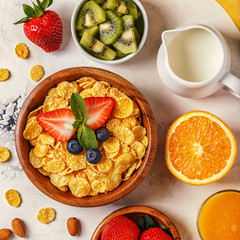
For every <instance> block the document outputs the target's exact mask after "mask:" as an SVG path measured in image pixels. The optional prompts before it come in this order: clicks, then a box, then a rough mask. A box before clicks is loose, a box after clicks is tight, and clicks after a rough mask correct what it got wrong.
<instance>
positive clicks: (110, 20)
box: [99, 10, 123, 45]
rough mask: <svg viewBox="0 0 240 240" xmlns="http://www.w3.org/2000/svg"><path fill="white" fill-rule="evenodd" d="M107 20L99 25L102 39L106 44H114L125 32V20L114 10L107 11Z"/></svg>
mask: <svg viewBox="0 0 240 240" xmlns="http://www.w3.org/2000/svg"><path fill="white" fill-rule="evenodd" d="M106 18H107V21H106V22H104V23H101V24H100V25H99V30H100V40H101V42H103V43H104V44H107V45H109V44H113V43H114V42H115V41H116V40H117V38H118V37H119V36H120V35H121V34H122V32H123V20H122V18H120V17H119V16H118V15H117V14H116V13H114V12H113V11H112V10H108V11H106Z"/></svg>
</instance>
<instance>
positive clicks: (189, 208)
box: [0, 0, 240, 240]
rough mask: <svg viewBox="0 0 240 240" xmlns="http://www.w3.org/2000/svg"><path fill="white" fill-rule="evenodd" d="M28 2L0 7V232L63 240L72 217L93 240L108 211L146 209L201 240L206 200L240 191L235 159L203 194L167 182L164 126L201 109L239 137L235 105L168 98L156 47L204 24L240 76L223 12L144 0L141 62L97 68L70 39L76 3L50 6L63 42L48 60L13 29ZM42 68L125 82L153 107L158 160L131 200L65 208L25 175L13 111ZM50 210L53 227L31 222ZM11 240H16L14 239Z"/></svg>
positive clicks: (222, 98)
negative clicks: (22, 54) (8, 197)
mask: <svg viewBox="0 0 240 240" xmlns="http://www.w3.org/2000/svg"><path fill="white" fill-rule="evenodd" d="M24 2H25V3H26V2H29V3H30V2H31V1H26V0H10V1H6V0H0V6H1V7H0V68H2V67H3V68H7V69H9V70H10V71H11V78H10V79H9V80H8V81H6V82H1V83H0V145H3V146H6V147H8V148H9V149H10V150H11V153H12V159H11V160H10V161H9V162H7V163H3V164H1V165H0V228H3V227H11V225H10V223H11V220H12V219H13V218H15V217H19V218H21V219H23V220H24V222H25V223H26V225H27V229H28V238H27V239H31V240H49V239H51V240H54V239H58V240H59V239H60V240H66V239H74V238H72V237H70V235H69V234H68V233H67V230H66V220H67V218H68V217H71V216H74V217H77V218H79V219H80V221H81V224H82V232H81V235H80V236H79V237H78V239H82V240H87V239H90V238H91V235H92V232H93V231H94V229H95V227H96V226H97V224H98V223H99V222H100V221H101V219H103V218H104V217H105V216H106V215H107V214H109V213H110V212H111V211H113V210H116V209H118V208H120V207H124V206H128V205H134V204H143V205H148V206H151V207H155V208H157V209H159V210H160V211H162V212H164V213H165V214H167V215H168V216H169V217H170V218H172V220H173V221H174V223H175V224H176V226H177V227H178V229H179V231H180V233H181V236H182V239H184V240H198V239H199V237H198V234H197V228H196V216H197V212H198V209H199V206H200V205H201V203H202V202H203V200H204V199H205V198H206V197H207V196H209V195H210V194H212V193H213V192H215V191H218V190H221V189H226V188H235V189H240V184H239V176H240V167H239V161H240V159H239V155H238V156H237V159H236V161H235V163H234V166H233V168H232V169H231V170H230V172H229V173H228V174H227V175H226V176H225V177H224V178H223V179H221V180H220V181H218V182H216V183H213V184H210V185H207V186H201V187H195V186H190V185H187V184H185V183H183V182H180V181H179V180H177V179H176V178H175V177H174V176H172V175H171V174H170V173H169V171H168V169H167V168H166V166H165V163H164V159H163V138H164V135H165V133H166V131H167V128H168V127H169V125H170V124H171V123H172V122H173V121H174V120H175V119H176V118H177V117H178V116H180V115H182V114H184V113H186V112H188V111H190V110H197V109H198V110H206V111H209V112H211V113H213V114H215V115H217V116H219V117H220V118H221V119H222V120H223V121H225V122H226V123H227V124H228V125H229V127H230V128H231V129H232V131H233V133H234V134H235V136H236V138H237V142H238V145H239V143H240V138H239V132H240V127H239V118H240V108H239V103H240V102H239V101H240V100H239V99H237V98H234V97H233V96H231V95H229V94H228V93H227V92H225V91H223V90H220V91H218V92H217V93H215V94H214V95H212V96H211V97H208V98H204V99H198V100H196V99H195V100H193V99H185V98H182V97H179V96H176V95H174V94H173V93H171V92H169V90H168V89H166V88H165V87H164V86H163V84H162V83H161V80H160V78H159V76H158V73H157V68H156V57H157V51H158V48H159V46H160V44H161V39H160V36H161V32H162V31H163V30H166V29H172V28H175V27H177V26H179V25H186V24H192V23H202V24H207V25H209V26H211V27H215V28H217V29H218V30H219V31H221V32H222V34H223V35H224V36H225V37H226V39H227V42H228V43H229V46H230V50H231V54H232V65H231V72H232V73H234V74H235V75H237V76H238V77H240V66H239V62H240V33H239V31H238V30H237V28H236V27H235V26H234V24H233V23H232V21H231V19H230V18H229V17H228V15H227V14H226V13H225V12H224V10H223V9H222V8H221V7H220V6H219V5H218V4H217V3H216V2H215V1H214V0H201V1H199V0H142V1H141V2H142V3H143V5H144V7H145V8H146V11H147V13H148V16H149V25H150V29H149V35H148V38H147V41H146V44H145V46H144V47H143V49H142V51H141V52H140V53H139V55H138V56H136V57H135V58H133V59H132V60H130V61H129V62H127V63H125V64H121V65H116V66H111V65H102V64H98V63H95V62H92V61H91V60H89V59H87V58H86V57H85V56H83V55H81V54H80V53H79V51H78V50H77V48H76V46H75V45H74V42H73V40H72V38H71V35H70V18H71V14H72V11H73V9H74V7H75V5H76V3H77V1H76V0H75V1H74V0H55V1H54V4H53V5H52V7H51V9H52V10H56V11H57V12H58V13H59V14H60V16H61V18H62V21H63V24H64V41H63V45H62V47H61V50H60V51H59V52H56V53H51V54H47V53H45V52H43V51H42V50H41V49H40V48H38V47H36V46H35V45H34V44H32V43H31V42H30V41H29V40H28V39H27V38H26V37H25V35H24V33H23V31H22V26H15V25H13V24H12V23H13V22H15V21H16V20H19V19H20V18H21V17H23V11H22V7H21V5H22V3H24ZM19 42H25V43H26V44H27V45H28V47H29V48H30V51H31V56H30V58H28V59H27V60H22V59H19V58H17V57H16V56H15V54H14V46H15V45H16V44H17V43H19ZM35 64H41V65H42V66H44V68H45V71H46V75H45V76H46V77H47V76H49V75H51V74H52V73H54V72H56V71H58V70H61V69H64V68H68V67H74V66H93V67H100V68H104V69H107V70H110V71H113V72H116V73H118V74H120V75H122V76H123V77H125V78H127V79H128V80H129V81H130V82H132V83H133V84H134V85H135V86H136V87H138V88H139V89H140V90H141V91H142V93H143V94H144V95H145V96H146V98H147V99H148V101H149V103H150V104H151V106H152V108H153V111H154V114H155V117H156V122H157V125H158V137H159V142H158V151H157V156H156V159H155V162H154V165H153V168H152V170H151V171H150V173H149V175H148V176H147V178H146V179H145V180H144V182H143V183H142V184H141V185H140V186H139V187H138V188H137V189H136V190H135V191H133V192H132V193H131V194H129V195H128V196H126V197H124V198H123V199H121V200H119V201H117V202H115V203H113V204H110V205H107V206H103V207H97V208H75V207H70V206H65V205H63V204H60V203H58V202H55V201H54V200H52V199H50V198H48V197H47V196H45V195H43V194H42V193H41V192H40V191H39V190H38V189H36V188H35V187H34V186H33V185H32V183H31V182H30V181H29V180H28V178H27V177H26V175H25V174H24V172H23V170H22V168H21V165H20V163H19V161H18V158H17V155H16V151H15V145H14V124H15V121H16V117H17V114H18V111H19V109H20V107H21V105H22V103H23V101H24V99H25V98H26V96H27V94H28V93H29V92H30V91H31V90H32V89H33V88H34V87H35V86H36V85H37V83H34V82H32V81H31V80H30V79H29V70H30V68H31V66H33V65H35ZM9 188H14V189H17V190H18V191H19V192H20V193H21V195H22V199H23V202H22V204H21V206H20V207H19V208H12V207H10V206H9V205H8V204H7V203H6V201H5V199H4V193H5V191H6V190H7V189H9ZM46 206H50V207H53V208H55V209H56V212H57V217H56V220H55V221H54V222H52V223H50V224H49V225H43V224H41V223H39V222H38V221H37V219H36V213H37V211H38V209H40V208H42V207H46ZM13 239H20V238H18V237H16V236H14V238H13Z"/></svg>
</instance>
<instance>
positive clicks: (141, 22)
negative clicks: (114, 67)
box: [71, 0, 148, 64]
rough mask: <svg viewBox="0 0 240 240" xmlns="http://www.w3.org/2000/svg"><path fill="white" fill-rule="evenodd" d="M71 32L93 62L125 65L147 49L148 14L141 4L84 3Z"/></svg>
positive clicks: (131, 0) (132, 0)
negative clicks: (144, 48) (142, 49)
mask: <svg viewBox="0 0 240 240" xmlns="http://www.w3.org/2000/svg"><path fill="white" fill-rule="evenodd" d="M71 32H72V37H73V40H74V42H75V44H76V46H77V47H78V49H79V50H80V51H81V52H82V53H83V54H84V55H86V56H87V57H89V58H90V59H92V60H94V61H96V62H100V63H108V64H116V63H122V62H125V61H127V60H129V59H130V58H132V57H134V56H135V55H136V54H137V53H138V52H139V51H140V50H141V48H142V47H143V45H144V43H145V40H146V38H147V34H148V18H147V13H146V11H145V9H144V7H143V6H142V4H141V2H140V1H139V0H81V1H79V3H78V4H77V6H76V8H75V9H74V12H73V15H72V19H71Z"/></svg>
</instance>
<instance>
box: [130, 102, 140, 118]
mask: <svg viewBox="0 0 240 240" xmlns="http://www.w3.org/2000/svg"><path fill="white" fill-rule="evenodd" d="M140 115H141V112H140V109H139V107H138V105H137V104H136V103H135V102H133V112H132V116H133V117H135V118H138V117H139V116H140Z"/></svg>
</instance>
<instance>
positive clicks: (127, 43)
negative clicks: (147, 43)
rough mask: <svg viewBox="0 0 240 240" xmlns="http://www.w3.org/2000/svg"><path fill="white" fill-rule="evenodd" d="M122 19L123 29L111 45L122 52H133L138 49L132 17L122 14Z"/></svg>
mask: <svg viewBox="0 0 240 240" xmlns="http://www.w3.org/2000/svg"><path fill="white" fill-rule="evenodd" d="M122 19H123V24H124V31H123V33H122V34H121V36H120V37H119V38H118V39H117V40H116V41H115V42H114V43H113V46H114V47H115V48H116V49H118V50H119V51H121V52H122V53H124V54H129V53H134V52H136V51H137V49H138V48H137V41H136V36H135V31H134V18H133V16H132V15H124V16H123V17H122Z"/></svg>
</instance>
